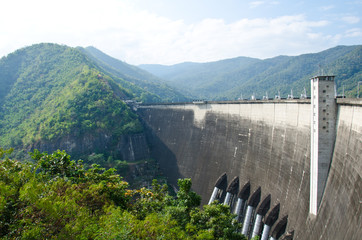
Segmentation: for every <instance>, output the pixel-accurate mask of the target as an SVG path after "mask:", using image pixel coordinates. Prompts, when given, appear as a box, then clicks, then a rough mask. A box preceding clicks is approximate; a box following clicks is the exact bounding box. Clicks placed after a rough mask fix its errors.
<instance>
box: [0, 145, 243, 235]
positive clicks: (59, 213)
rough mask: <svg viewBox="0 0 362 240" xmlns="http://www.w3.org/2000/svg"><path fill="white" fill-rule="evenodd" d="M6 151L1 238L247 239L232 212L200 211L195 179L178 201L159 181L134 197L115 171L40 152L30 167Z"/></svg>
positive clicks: (0, 187)
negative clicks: (86, 167)
mask: <svg viewBox="0 0 362 240" xmlns="http://www.w3.org/2000/svg"><path fill="white" fill-rule="evenodd" d="M11 151H12V150H11V149H10V150H5V149H2V148H0V158H1V159H2V160H1V161H0V192H1V194H0V238H3V239H17V238H21V239H50V238H52V239H246V238H244V236H242V235H241V234H240V233H238V231H237V230H238V229H239V228H240V226H239V224H237V223H236V222H234V216H233V215H232V214H231V213H230V210H229V208H228V206H224V205H222V204H212V205H209V206H204V209H203V210H201V209H200V208H199V204H200V196H198V195H197V194H196V193H195V192H193V191H192V190H191V185H192V184H191V180H190V179H180V180H179V181H178V185H179V190H178V192H177V196H176V197H172V196H170V195H169V194H168V192H167V186H166V185H163V186H161V185H160V184H159V183H158V182H157V181H156V180H154V181H153V184H152V187H151V188H149V189H148V188H141V189H130V188H129V187H128V183H127V182H125V181H123V180H122V178H121V177H120V176H119V175H117V174H116V171H115V169H112V168H111V169H104V168H100V167H99V165H97V164H94V165H92V166H91V167H90V168H89V169H85V168H84V166H83V164H82V161H74V160H71V158H70V156H69V155H68V154H67V153H66V152H64V151H60V150H58V151H55V152H53V153H51V154H48V153H46V152H43V153H41V152H39V151H37V150H35V151H33V152H32V153H30V155H31V158H32V161H31V162H19V161H16V160H12V159H10V158H9V155H10V154H11Z"/></svg>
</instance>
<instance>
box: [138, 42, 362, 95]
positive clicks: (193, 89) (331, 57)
mask: <svg viewBox="0 0 362 240" xmlns="http://www.w3.org/2000/svg"><path fill="white" fill-rule="evenodd" d="M361 59H362V46H361V45H357V46H338V47H335V48H331V49H328V50H325V51H323V52H319V53H312V54H303V55H300V56H294V57H290V56H278V57H274V58H270V59H265V60H261V59H256V58H246V57H238V58H233V59H226V60H220V61H217V62H209V63H192V62H188V63H181V64H176V65H172V66H165V65H157V64H147V65H140V66H139V67H141V68H143V69H144V70H146V71H148V72H150V73H153V74H154V75H156V76H158V77H160V78H162V79H164V81H165V82H166V83H168V84H170V85H171V86H173V87H175V88H176V89H178V90H179V91H180V92H182V93H184V94H185V95H188V96H190V97H193V98H203V99H210V100H227V99H228V100H231V99H237V98H240V97H241V95H242V96H243V98H250V96H251V95H252V94H255V95H256V97H258V98H262V97H263V96H265V95H266V93H268V95H269V97H274V95H276V94H278V91H280V94H281V95H282V97H283V96H284V97H286V96H287V95H288V94H290V93H291V90H293V93H294V96H297V97H298V96H300V94H301V93H302V92H303V90H304V88H306V91H307V93H308V94H309V92H310V89H309V86H310V82H309V81H310V78H311V77H312V76H315V75H318V74H330V75H335V76H336V83H337V92H338V94H342V91H343V86H344V88H345V94H346V95H347V96H356V92H357V82H358V81H361V80H362V62H361Z"/></svg>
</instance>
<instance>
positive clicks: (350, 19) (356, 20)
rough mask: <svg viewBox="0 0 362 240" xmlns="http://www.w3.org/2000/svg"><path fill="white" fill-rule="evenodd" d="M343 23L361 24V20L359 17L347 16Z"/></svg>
mask: <svg viewBox="0 0 362 240" xmlns="http://www.w3.org/2000/svg"><path fill="white" fill-rule="evenodd" d="M342 21H344V22H346V23H349V24H355V23H359V21H360V19H359V17H356V16H346V17H343V18H342Z"/></svg>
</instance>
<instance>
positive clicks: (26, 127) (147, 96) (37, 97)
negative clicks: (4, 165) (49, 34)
mask: <svg viewBox="0 0 362 240" xmlns="http://www.w3.org/2000/svg"><path fill="white" fill-rule="evenodd" d="M129 86H132V88H128V87H129ZM126 99H134V100H138V101H147V100H156V101H161V98H160V97H159V96H158V95H156V94H153V93H150V92H148V91H146V90H143V89H142V88H139V87H137V86H135V85H134V84H133V83H129V82H127V81H126V80H124V79H120V78H118V77H116V76H113V75H112V74H108V73H107V72H105V71H103V70H102V69H101V68H100V67H98V66H97V64H96V63H94V62H93V61H92V60H91V59H90V58H89V57H88V56H87V55H86V54H84V53H83V52H82V51H80V50H79V49H75V48H70V47H67V46H61V45H57V44H37V45H33V46H30V47H26V48H23V49H20V50H17V51H16V52H14V53H12V54H9V55H8V56H7V57H3V58H2V59H0V109H1V111H0V146H3V147H17V148H18V149H21V148H22V149H28V150H29V149H32V148H33V147H34V146H35V147H36V146H39V144H40V143H47V142H55V141H58V140H59V139H80V138H81V137H82V136H85V135H87V136H98V135H99V134H102V135H104V136H108V138H111V139H113V142H114V144H116V143H117V141H118V140H117V139H119V137H120V136H121V135H125V134H133V133H139V132H142V131H143V128H142V125H141V124H140V122H139V120H138V117H137V115H136V114H135V113H133V112H132V111H131V110H130V108H129V107H128V106H127V105H126V104H125V103H124V101H123V100H126ZM111 142H112V141H111Z"/></svg>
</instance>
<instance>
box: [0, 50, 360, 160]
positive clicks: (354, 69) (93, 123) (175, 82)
mask: <svg viewBox="0 0 362 240" xmlns="http://www.w3.org/2000/svg"><path fill="white" fill-rule="evenodd" d="M361 53H362V46H361V45H359V46H349V47H347V46H339V47H335V48H332V49H328V50H326V51H323V52H320V53H315V54H304V55H300V56H296V57H288V56H279V57H275V58H271V59H265V60H260V59H255V58H247V57H238V58H233V59H226V60H221V61H217V62H210V63H190V62H189V63H181V64H176V65H173V66H162V65H141V66H140V67H141V68H142V69H141V68H140V67H136V66H132V65H129V64H127V63H124V62H122V61H120V60H117V59H115V58H112V57H110V56H108V55H106V54H104V53H102V52H101V51H99V50H98V49H96V48H94V47H87V48H81V47H78V48H71V47H67V46H64V45H57V44H51V43H43V44H36V45H33V46H30V47H26V48H22V49H19V50H17V51H15V52H13V53H11V54H9V55H8V56H6V57H3V58H1V59H0V147H5V148H6V147H16V148H20V149H23V150H24V151H28V150H30V149H33V148H40V149H51V150H54V149H55V148H62V149H63V148H69V149H73V150H72V151H73V152H71V154H77V155H82V154H85V153H86V154H91V153H92V152H102V151H105V149H106V150H107V152H117V151H118V150H117V151H116V150H115V149H116V148H117V144H118V143H119V142H120V141H123V140H121V139H122V138H124V136H128V135H132V134H139V133H142V132H143V127H142V125H141V123H140V121H139V120H138V116H137V115H136V114H135V113H134V112H133V111H132V109H131V107H130V106H129V105H127V104H126V103H125V101H126V100H134V101H142V102H148V103H152V102H172V101H173V102H175V101H189V100H190V99H192V98H196V99H212V100H224V99H229V100H232V99H237V98H240V97H241V95H242V96H243V98H249V97H250V96H251V95H252V94H255V95H256V97H257V98H258V97H259V98H261V97H262V96H263V95H266V94H268V95H269V97H274V95H275V94H277V93H278V92H280V94H281V95H282V97H283V96H286V95H287V94H290V91H291V89H292V90H293V93H294V95H295V96H299V94H300V93H301V92H302V90H303V89H304V88H306V90H307V92H309V91H310V89H309V86H310V83H309V81H310V80H309V79H310V77H312V76H314V75H318V74H333V75H336V81H337V86H338V93H340V94H341V93H342V86H344V88H345V93H346V95H349V96H355V95H356V92H357V83H358V82H359V81H362V72H361V71H362V65H361V64H362V63H361V61H362V60H361V59H362V58H361ZM170 86H171V87H170ZM175 89H176V90H175ZM266 92H267V93H266ZM361 92H362V91H361ZM361 95H362V94H361ZM185 96H187V97H185ZM118 147H119V146H118ZM102 149H103V150H102ZM115 157H117V156H115Z"/></svg>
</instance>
